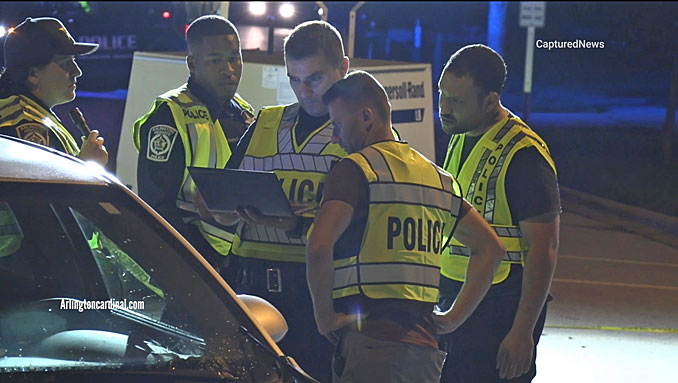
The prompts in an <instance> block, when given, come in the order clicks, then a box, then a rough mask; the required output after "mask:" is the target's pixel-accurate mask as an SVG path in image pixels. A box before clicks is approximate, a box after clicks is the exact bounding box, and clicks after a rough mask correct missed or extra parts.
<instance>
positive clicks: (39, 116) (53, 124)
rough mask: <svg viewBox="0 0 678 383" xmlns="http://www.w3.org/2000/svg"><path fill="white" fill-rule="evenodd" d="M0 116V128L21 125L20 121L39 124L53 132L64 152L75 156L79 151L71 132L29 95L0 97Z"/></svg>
mask: <svg viewBox="0 0 678 383" xmlns="http://www.w3.org/2000/svg"><path fill="white" fill-rule="evenodd" d="M0 116H1V117H0V128H5V127H18V126H19V125H23V124H22V122H23V123H28V124H30V123H35V124H39V125H41V126H44V127H46V128H47V129H49V131H50V132H52V133H54V135H55V136H56V138H57V139H58V140H59V143H60V144H61V146H62V147H63V148H64V151H65V152H66V153H68V154H70V155H72V156H76V157H77V156H78V154H79V153H80V147H79V146H78V143H77V142H76V141H75V138H73V136H71V133H69V132H68V130H67V129H66V128H65V127H64V126H63V125H62V124H61V122H60V121H59V120H58V119H57V118H56V117H54V115H52V113H50V112H49V111H48V110H47V109H45V108H43V107H42V106H41V105H40V104H38V103H37V102H35V101H33V100H32V99H31V98H30V97H27V96H24V95H22V94H18V95H12V96H9V97H7V98H3V99H0ZM27 139H28V140H29V141H32V140H30V138H27ZM45 146H49V145H45Z"/></svg>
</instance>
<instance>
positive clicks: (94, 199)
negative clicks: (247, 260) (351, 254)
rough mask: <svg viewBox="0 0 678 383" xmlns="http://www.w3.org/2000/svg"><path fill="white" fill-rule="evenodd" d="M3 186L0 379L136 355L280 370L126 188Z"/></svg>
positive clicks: (145, 361)
mask: <svg viewBox="0 0 678 383" xmlns="http://www.w3.org/2000/svg"><path fill="white" fill-rule="evenodd" d="M5 185H6V184H3V185H2V188H0V228H2V231H0V249H1V250H2V253H0V381H3V379H4V378H3V375H2V374H3V373H7V372H13V371H14V372H16V371H33V370H35V369H39V370H40V371H60V370H69V371H70V370H73V369H85V370H89V369H92V368H94V367H96V368H99V369H100V368H115V369H118V368H125V369H129V368H135V367H134V366H139V365H142V366H148V368H150V366H153V368H155V369H159V370H158V371H163V368H164V369H165V370H164V371H174V370H175V369H176V370H182V371H183V370H187V371H203V372H201V373H203V374H204V373H205V372H204V371H215V373H216V374H217V375H219V374H221V375H223V376H229V374H230V375H231V376H234V377H239V376H244V375H243V374H245V375H248V376H249V375H252V374H254V375H258V376H274V375H276V374H278V373H279V370H276V369H278V368H279V366H278V363H279V361H278V359H277V357H276V356H275V355H273V354H274V353H273V354H272V353H271V351H270V350H267V349H266V346H265V345H263V343H265V341H264V342H263V343H262V340H263V338H262V337H261V334H260V333H258V330H257V329H256V328H255V327H253V324H252V322H251V319H250V318H249V317H247V315H246V314H245V313H244V312H243V311H242V310H241V309H240V308H239V306H238V304H237V303H236V302H235V301H234V300H233V299H232V298H231V297H230V296H229V295H228V293H226V291H225V290H224V288H223V287H222V286H221V285H220V284H219V283H218V282H217V281H216V280H215V279H214V277H212V276H211V274H210V273H209V271H208V270H207V269H206V268H205V266H204V264H203V263H202V262H203V261H202V260H200V259H198V258H196V257H195V256H194V255H193V254H192V253H191V252H190V251H189V250H188V249H187V247H186V245H185V243H184V242H182V240H181V239H180V238H178V237H176V235H175V234H173V233H172V232H170V231H169V230H168V229H167V228H166V227H165V226H164V225H163V223H162V222H161V221H159V220H158V219H157V218H155V217H153V216H152V215H151V214H150V213H149V212H148V211H146V210H144V209H143V208H142V207H141V205H139V204H138V203H137V202H135V201H134V200H133V199H132V198H130V197H129V196H127V195H126V194H124V193H122V192H121V191H119V190H118V191H111V190H110V189H109V188H105V187H100V186H89V187H85V186H82V185H58V186H57V185H45V184H43V185H40V184H32V185H29V184H26V185H21V186H17V185H14V186H13V187H11V188H8V187H5ZM76 197H77V198H76ZM121 302H122V303H121ZM248 334H249V335H248ZM163 366H164V367H163ZM225 371H226V372H228V374H227V373H225ZM276 371H278V372H276ZM221 375H219V376H221ZM238 380H239V378H238ZM243 381H251V380H248V379H245V380H243Z"/></svg>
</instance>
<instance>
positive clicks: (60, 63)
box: [0, 17, 108, 165]
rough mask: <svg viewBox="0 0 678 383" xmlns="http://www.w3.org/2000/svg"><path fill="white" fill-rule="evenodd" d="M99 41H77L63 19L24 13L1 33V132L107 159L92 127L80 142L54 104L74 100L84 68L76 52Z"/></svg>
mask: <svg viewBox="0 0 678 383" xmlns="http://www.w3.org/2000/svg"><path fill="white" fill-rule="evenodd" d="M98 47H99V45H98V44H89V43H79V42H76V41H75V40H74V39H73V37H71V35H70V34H69V33H68V30H66V27H64V25H63V24H62V23H61V21H59V20H57V19H54V18H51V17H42V18H30V17H29V18H27V19H26V20H25V21H24V22H22V23H21V24H19V25H18V26H17V27H16V28H15V29H14V30H13V31H12V32H10V33H9V34H8V35H7V37H6V38H5V45H4V54H5V68H4V69H3V71H2V76H1V77H0V134H6V135H9V136H13V137H18V138H22V139H25V140H28V141H32V142H35V143H38V144H41V145H44V146H49V147H51V148H55V149H58V150H61V151H63V152H66V153H68V154H70V155H73V156H77V157H79V158H81V159H82V160H86V161H87V160H91V161H94V162H97V163H99V164H101V165H106V163H107V162H108V152H107V151H106V148H105V147H104V145H103V144H104V139H103V138H101V137H99V136H98V135H99V132H98V131H96V130H93V131H92V132H91V133H90V135H89V137H86V139H85V140H84V142H83V144H82V145H78V143H77V141H76V139H75V138H73V136H72V135H71V134H70V133H69V132H68V130H67V129H66V128H65V127H64V125H63V124H62V122H61V120H60V119H59V118H58V117H57V116H56V114H54V112H53V111H52V108H53V107H54V106H56V105H61V104H65V103H67V102H70V101H73V99H75V89H76V83H77V79H78V77H80V76H82V71H81V70H80V68H79V67H78V64H76V62H75V57H76V56H79V55H88V54H91V53H93V52H94V51H96V50H97V48H98Z"/></svg>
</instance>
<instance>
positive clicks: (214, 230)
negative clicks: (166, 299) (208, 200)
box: [132, 84, 253, 255]
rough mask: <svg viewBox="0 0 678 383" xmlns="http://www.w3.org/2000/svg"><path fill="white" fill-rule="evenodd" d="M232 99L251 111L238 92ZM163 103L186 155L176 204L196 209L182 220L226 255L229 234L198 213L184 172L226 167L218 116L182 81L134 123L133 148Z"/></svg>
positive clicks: (191, 184) (224, 140)
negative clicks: (190, 224)
mask: <svg viewBox="0 0 678 383" xmlns="http://www.w3.org/2000/svg"><path fill="white" fill-rule="evenodd" d="M233 99H234V100H235V101H236V103H238V105H239V106H240V107H241V108H243V109H244V110H247V111H248V112H250V113H253V110H252V107H251V106H250V105H249V104H248V103H247V102H246V101H245V100H243V99H242V98H241V97H240V96H239V95H237V94H236V95H235V96H234V97H233ZM163 104H167V105H168V106H169V108H170V110H171V111H172V116H173V117H174V123H175V125H176V127H177V130H178V131H179V136H180V137H181V142H183V145H184V153H185V157H186V158H185V163H186V169H185V170H184V175H183V180H182V186H181V188H179V193H178V195H177V207H179V208H180V209H182V210H186V211H190V212H193V213H196V215H195V216H193V217H188V218H185V221H186V223H192V224H194V225H196V226H197V227H198V229H199V230H200V232H201V233H202V235H203V236H204V237H205V239H206V240H207V241H208V242H209V243H210V245H212V247H213V248H214V249H215V250H216V251H217V252H218V253H219V254H222V255H228V252H229V250H230V248H231V244H232V242H233V234H232V233H229V232H228V231H225V230H223V229H221V228H219V227H217V226H213V225H211V224H209V223H207V222H205V221H203V220H201V219H200V218H199V217H198V215H197V212H198V210H197V207H196V206H195V205H194V196H195V183H194V182H193V179H192V178H191V177H190V174H189V173H188V167H189V166H194V167H199V168H217V169H223V168H225V167H226V163H227V162H228V159H229V158H230V157H231V149H230V147H229V146H228V140H227V138H226V135H225V134H224V130H223V129H222V128H221V124H220V123H219V120H212V117H211V116H210V113H209V111H208V110H207V107H206V106H205V104H204V103H202V102H201V101H200V100H199V99H198V98H197V97H195V96H194V95H193V94H192V93H191V91H190V90H189V89H188V88H187V86H186V84H184V85H183V86H181V87H180V88H177V89H174V90H171V91H169V92H167V93H165V94H162V95H160V96H158V98H157V99H156V100H155V102H154V103H153V106H152V107H151V110H150V111H149V112H148V113H146V115H145V116H143V117H141V118H140V119H138V120H137V121H136V122H135V123H134V126H133V128H132V137H133V138H134V145H135V146H136V148H137V151H138V150H139V148H140V147H141V144H140V138H141V137H140V134H141V126H142V125H143V124H144V123H145V122H146V120H148V118H149V117H150V116H151V115H152V114H153V113H154V112H155V111H156V110H157V109H158V108H159V107H160V106H161V105H163Z"/></svg>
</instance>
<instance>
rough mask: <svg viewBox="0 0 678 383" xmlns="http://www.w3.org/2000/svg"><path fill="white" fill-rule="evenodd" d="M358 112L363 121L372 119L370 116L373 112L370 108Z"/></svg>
mask: <svg viewBox="0 0 678 383" xmlns="http://www.w3.org/2000/svg"><path fill="white" fill-rule="evenodd" d="M360 114H361V115H362V117H363V121H364V122H369V121H372V117H373V116H374V112H372V109H370V108H365V109H363V110H362V111H361V112H360Z"/></svg>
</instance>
